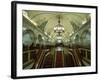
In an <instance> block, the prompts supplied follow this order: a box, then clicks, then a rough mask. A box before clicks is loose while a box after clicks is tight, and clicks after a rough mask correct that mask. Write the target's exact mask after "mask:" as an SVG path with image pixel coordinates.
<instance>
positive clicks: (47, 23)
mask: <svg viewBox="0 0 100 80" xmlns="http://www.w3.org/2000/svg"><path fill="white" fill-rule="evenodd" d="M23 14H26V15H27V16H28V17H29V18H30V20H32V21H34V22H35V23H36V24H37V27H38V28H40V29H41V30H42V31H43V33H45V34H47V35H48V36H50V37H51V39H52V40H55V39H56V35H57V33H55V32H54V27H55V26H56V25H57V24H58V16H60V18H61V24H62V25H63V26H64V29H65V32H64V33H63V34H62V38H63V40H65V39H67V38H69V37H70V35H71V34H73V33H74V32H75V31H77V30H78V29H79V28H81V26H82V25H83V24H84V23H86V22H87V21H88V19H89V18H90V14H89V13H75V12H49V11H34V10H24V11H23Z"/></svg>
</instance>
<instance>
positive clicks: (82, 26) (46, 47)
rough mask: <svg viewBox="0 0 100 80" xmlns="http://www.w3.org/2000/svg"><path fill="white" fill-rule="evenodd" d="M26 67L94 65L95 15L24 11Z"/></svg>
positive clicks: (24, 61) (23, 26) (23, 30)
mask: <svg viewBox="0 0 100 80" xmlns="http://www.w3.org/2000/svg"><path fill="white" fill-rule="evenodd" d="M22 23H23V25H22V34H23V35H22V42H23V43H22V45H23V49H22V50H23V51H22V57H23V58H22V62H23V65H22V66H23V69H42V68H62V67H66V68H67V67H83V66H84V67H85V66H91V14H90V13H77V12H52V11H34V10H23V11H22Z"/></svg>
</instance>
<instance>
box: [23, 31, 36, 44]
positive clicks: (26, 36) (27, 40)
mask: <svg viewBox="0 0 100 80" xmlns="http://www.w3.org/2000/svg"><path fill="white" fill-rule="evenodd" d="M22 40H23V45H25V46H30V45H31V44H32V43H35V34H34V32H33V31H32V30H30V29H27V30H25V31H23V39H22Z"/></svg>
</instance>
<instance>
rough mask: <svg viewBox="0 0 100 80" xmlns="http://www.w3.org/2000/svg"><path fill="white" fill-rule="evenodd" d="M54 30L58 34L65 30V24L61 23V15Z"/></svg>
mask: <svg viewBox="0 0 100 80" xmlns="http://www.w3.org/2000/svg"><path fill="white" fill-rule="evenodd" d="M54 32H56V33H58V35H60V34H61V33H63V32H64V26H63V25H61V24H60V16H59V17H58V24H57V25H56V26H55V27H54Z"/></svg>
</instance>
